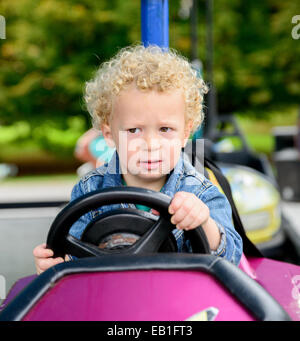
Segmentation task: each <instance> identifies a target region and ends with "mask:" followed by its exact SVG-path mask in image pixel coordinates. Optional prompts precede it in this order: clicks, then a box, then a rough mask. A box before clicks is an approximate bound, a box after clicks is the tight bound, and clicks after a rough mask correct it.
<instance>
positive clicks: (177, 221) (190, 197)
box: [169, 192, 209, 230]
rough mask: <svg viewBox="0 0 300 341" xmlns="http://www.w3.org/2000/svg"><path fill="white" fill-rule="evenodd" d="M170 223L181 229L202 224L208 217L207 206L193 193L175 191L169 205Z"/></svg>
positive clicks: (192, 227) (189, 228)
mask: <svg viewBox="0 0 300 341" xmlns="http://www.w3.org/2000/svg"><path fill="white" fill-rule="evenodd" d="M169 213H170V214H172V215H173V216H172V218H171V223H172V224H174V225H176V227H177V228H178V229H181V230H191V229H194V228H196V227H198V226H199V225H204V224H205V223H206V222H207V221H208V219H209V208H208V207H207V206H206V205H205V204H204V203H203V202H202V201H201V200H200V199H199V198H197V197H196V195H195V194H193V193H188V192H177V193H176V194H175V195H174V198H173V199H172V201H171V204H170V205H169Z"/></svg>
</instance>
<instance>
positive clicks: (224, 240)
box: [198, 185, 243, 265]
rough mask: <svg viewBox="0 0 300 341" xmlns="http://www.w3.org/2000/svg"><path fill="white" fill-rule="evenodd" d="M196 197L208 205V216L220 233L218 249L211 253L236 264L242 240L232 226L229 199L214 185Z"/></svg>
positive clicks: (238, 259)
mask: <svg viewBox="0 0 300 341" xmlns="http://www.w3.org/2000/svg"><path fill="white" fill-rule="evenodd" d="M198 197H199V199H200V200H202V201H203V202H204V203H205V204H206V205H207V206H208V208H209V211H210V216H211V218H212V219H213V220H214V221H215V222H216V224H217V226H218V228H219V230H220V234H221V242H220V244H219V246H218V249H217V250H216V251H212V254H214V255H217V256H220V257H224V258H226V259H227V260H229V261H230V262H232V263H233V264H236V265H238V264H239V262H240V259H241V257H242V252H243V241H242V238H241V236H240V235H239V234H238V232H237V231H236V230H235V228H234V226H233V221H232V211H231V206H230V203H229V201H228V200H227V198H226V196H225V195H224V194H222V193H221V192H220V191H219V190H218V188H217V187H216V186H214V185H211V186H209V187H207V188H206V189H205V190H204V191H203V192H201V194H200V195H199V196H198Z"/></svg>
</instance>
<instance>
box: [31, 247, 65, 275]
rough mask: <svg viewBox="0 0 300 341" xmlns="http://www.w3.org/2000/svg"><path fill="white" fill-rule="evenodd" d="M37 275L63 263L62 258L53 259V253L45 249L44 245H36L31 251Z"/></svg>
mask: <svg viewBox="0 0 300 341" xmlns="http://www.w3.org/2000/svg"><path fill="white" fill-rule="evenodd" d="M33 255H34V262H35V267H36V272H37V274H38V275H39V274H41V273H42V272H43V271H45V270H47V269H48V268H50V267H51V266H53V265H56V264H58V263H62V262H64V259H63V258H62V257H57V258H53V251H52V250H51V249H47V248H46V244H45V243H44V244H41V245H38V246H37V247H35V248H34V250H33Z"/></svg>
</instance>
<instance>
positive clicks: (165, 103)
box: [102, 86, 190, 183]
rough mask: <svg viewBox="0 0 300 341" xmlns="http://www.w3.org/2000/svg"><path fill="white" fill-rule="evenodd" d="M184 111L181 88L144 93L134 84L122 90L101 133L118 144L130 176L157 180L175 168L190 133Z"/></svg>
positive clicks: (145, 179) (123, 163)
mask: <svg viewBox="0 0 300 341" xmlns="http://www.w3.org/2000/svg"><path fill="white" fill-rule="evenodd" d="M184 113H185V102H184V98H183V93H182V91H181V90H173V91H171V92H168V93H166V92H165V93H159V92H157V91H148V92H142V91H140V90H138V89H137V88H136V87H134V86H131V87H130V88H129V89H126V90H124V91H122V92H121V93H120V95H119V96H118V97H117V98H116V99H115V101H114V103H113V110H112V116H111V119H110V124H109V125H103V127H102V132H103V135H104V137H105V138H106V141H107V142H108V143H109V141H111V140H112V141H113V143H114V145H115V146H116V148H117V151H118V154H119V158H120V163H121V169H122V172H123V174H127V179H128V177H131V178H134V177H135V179H136V180H139V183H141V182H143V181H144V182H147V181H149V180H150V181H153V180H154V181H155V180H159V179H162V178H165V177H166V174H167V173H169V172H170V171H171V170H172V169H173V168H174V167H175V165H176V163H177V161H178V159H179V156H180V152H181V148H182V147H184V146H185V143H186V141H187V139H188V137H189V134H190V129H189V127H188V126H186V124H185V115H184ZM112 141H111V142H112ZM111 145H112V144H111ZM124 177H125V176H124ZM125 179H126V177H125Z"/></svg>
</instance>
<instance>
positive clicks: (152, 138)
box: [144, 133, 160, 150]
mask: <svg viewBox="0 0 300 341" xmlns="http://www.w3.org/2000/svg"><path fill="white" fill-rule="evenodd" d="M144 141H145V147H144V149H146V150H156V149H159V148H160V139H159V136H157V134H155V133H147V134H145V136H144Z"/></svg>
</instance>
